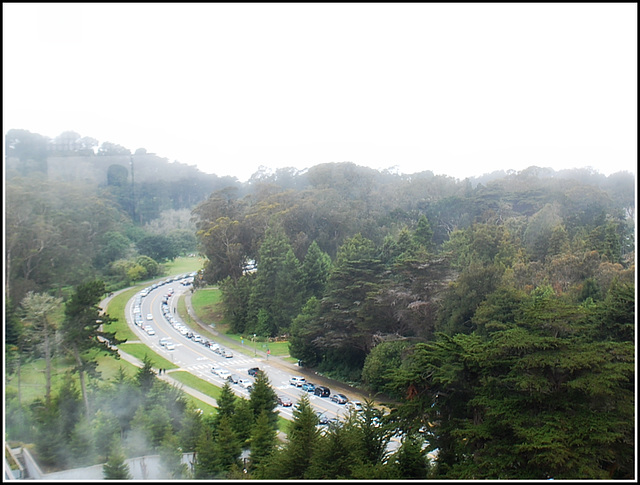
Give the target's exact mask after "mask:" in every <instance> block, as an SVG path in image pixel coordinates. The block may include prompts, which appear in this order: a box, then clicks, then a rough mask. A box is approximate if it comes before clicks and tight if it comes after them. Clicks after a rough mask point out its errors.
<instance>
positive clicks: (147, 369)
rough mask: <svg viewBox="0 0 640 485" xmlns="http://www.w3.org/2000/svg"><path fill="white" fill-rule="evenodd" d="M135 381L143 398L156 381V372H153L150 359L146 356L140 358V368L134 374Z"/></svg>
mask: <svg viewBox="0 0 640 485" xmlns="http://www.w3.org/2000/svg"><path fill="white" fill-rule="evenodd" d="M136 381H137V383H138V386H139V387H140V389H141V390H142V393H143V395H145V396H146V395H147V394H148V393H149V391H150V390H151V388H152V387H153V384H154V382H155V381H156V372H155V371H154V370H153V365H152V363H151V359H150V358H149V356H148V355H147V354H145V355H144V357H143V358H142V367H140V368H138V370H137V372H136Z"/></svg>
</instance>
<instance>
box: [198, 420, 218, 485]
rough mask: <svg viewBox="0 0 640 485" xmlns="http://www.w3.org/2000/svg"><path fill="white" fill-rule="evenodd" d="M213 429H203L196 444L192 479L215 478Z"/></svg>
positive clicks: (215, 463) (215, 459)
mask: <svg viewBox="0 0 640 485" xmlns="http://www.w3.org/2000/svg"><path fill="white" fill-rule="evenodd" d="M213 434H214V433H213V429H211V428H209V427H205V429H204V430H203V432H202V434H201V435H200V437H199V438H198V442H197V444H196V450H195V451H196V459H195V464H194V478H198V479H202V478H215V477H216V475H217V473H218V468H217V450H216V449H215V448H214V446H213V444H214V440H213Z"/></svg>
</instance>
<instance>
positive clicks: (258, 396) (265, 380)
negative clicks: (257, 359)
mask: <svg viewBox="0 0 640 485" xmlns="http://www.w3.org/2000/svg"><path fill="white" fill-rule="evenodd" d="M249 401H250V402H251V409H253V416H254V420H255V419H257V418H258V416H260V414H261V413H262V412H263V411H264V412H265V413H267V416H268V417H269V423H270V424H271V425H272V426H274V428H275V427H276V425H277V422H278V410H277V407H278V395H277V394H276V392H275V391H274V390H273V388H272V387H271V383H270V382H269V377H268V376H267V374H266V373H265V372H258V374H257V375H256V380H255V382H254V383H253V386H252V388H251V397H250V398H249Z"/></svg>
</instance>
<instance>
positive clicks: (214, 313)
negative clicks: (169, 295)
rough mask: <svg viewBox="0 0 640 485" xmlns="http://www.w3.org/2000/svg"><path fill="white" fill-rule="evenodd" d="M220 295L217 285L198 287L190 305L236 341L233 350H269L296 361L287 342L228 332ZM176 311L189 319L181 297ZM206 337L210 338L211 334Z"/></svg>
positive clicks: (204, 319)
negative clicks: (290, 354) (290, 355)
mask: <svg viewBox="0 0 640 485" xmlns="http://www.w3.org/2000/svg"><path fill="white" fill-rule="evenodd" d="M221 296H222V295H221V292H220V290H219V289H218V288H217V287H209V288H200V289H198V290H196V291H195V292H194V293H193V295H192V296H191V305H192V306H193V311H194V313H195V314H196V316H197V317H198V318H199V319H200V320H202V321H203V322H205V323H209V324H214V325H215V328H216V330H217V331H219V332H221V333H223V334H225V335H226V336H227V337H229V338H230V339H232V340H235V341H236V342H237V345H235V346H231V348H232V349H233V350H237V351H238V352H242V353H244V354H247V355H251V353H252V351H255V350H260V351H262V352H266V351H267V350H269V351H270V352H271V354H270V355H273V356H277V357H283V358H285V359H286V360H287V361H288V362H292V363H293V362H297V361H298V359H295V358H293V357H289V343H288V342H269V341H268V339H267V338H265V337H256V339H255V341H254V340H253V336H252V335H241V334H234V333H231V332H229V325H227V324H226V323H225V322H224V320H223V315H222V309H221ZM178 312H179V313H180V316H181V317H182V318H183V320H184V321H185V322H189V321H190V317H189V316H188V315H187V311H186V307H185V303H184V301H183V298H180V301H179V302H178ZM208 337H209V338H211V336H208ZM243 341H244V342H243Z"/></svg>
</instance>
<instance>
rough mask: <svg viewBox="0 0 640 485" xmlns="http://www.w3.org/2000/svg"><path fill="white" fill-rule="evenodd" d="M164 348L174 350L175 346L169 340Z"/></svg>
mask: <svg viewBox="0 0 640 485" xmlns="http://www.w3.org/2000/svg"><path fill="white" fill-rule="evenodd" d="M164 348H165V349H167V350H176V344H174V343H173V342H172V341H171V340H169V341H168V342H167V344H166V345H165V347H164Z"/></svg>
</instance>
